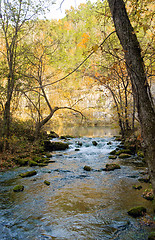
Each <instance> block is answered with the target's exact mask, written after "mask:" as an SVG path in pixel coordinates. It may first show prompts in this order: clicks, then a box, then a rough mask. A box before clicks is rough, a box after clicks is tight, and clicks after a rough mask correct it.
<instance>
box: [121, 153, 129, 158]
mask: <svg viewBox="0 0 155 240" xmlns="http://www.w3.org/2000/svg"><path fill="white" fill-rule="evenodd" d="M129 157H131V155H130V154H127V153H121V154H120V155H119V158H123V159H124V158H129Z"/></svg>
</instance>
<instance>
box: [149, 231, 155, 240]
mask: <svg viewBox="0 0 155 240" xmlns="http://www.w3.org/2000/svg"><path fill="white" fill-rule="evenodd" d="M148 240H155V232H151V233H150V235H149V236H148Z"/></svg>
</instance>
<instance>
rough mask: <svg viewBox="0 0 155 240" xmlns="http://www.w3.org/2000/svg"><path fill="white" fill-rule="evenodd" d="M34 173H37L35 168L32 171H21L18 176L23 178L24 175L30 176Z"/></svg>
mask: <svg viewBox="0 0 155 240" xmlns="http://www.w3.org/2000/svg"><path fill="white" fill-rule="evenodd" d="M36 174H37V172H36V171H35V170H33V171H29V172H25V173H21V174H20V175H19V176H20V177H22V178H24V177H31V176H34V175H36Z"/></svg>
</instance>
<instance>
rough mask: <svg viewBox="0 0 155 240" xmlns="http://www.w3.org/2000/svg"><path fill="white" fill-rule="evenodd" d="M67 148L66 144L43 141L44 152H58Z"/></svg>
mask: <svg viewBox="0 0 155 240" xmlns="http://www.w3.org/2000/svg"><path fill="white" fill-rule="evenodd" d="M67 148H69V144H68V143H63V142H51V141H48V140H46V141H44V150H45V151H59V150H65V149H67Z"/></svg>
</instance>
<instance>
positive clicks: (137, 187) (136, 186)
mask: <svg viewBox="0 0 155 240" xmlns="http://www.w3.org/2000/svg"><path fill="white" fill-rule="evenodd" d="M132 188H133V189H138V190H140V189H142V186H141V185H133V186H132Z"/></svg>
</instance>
